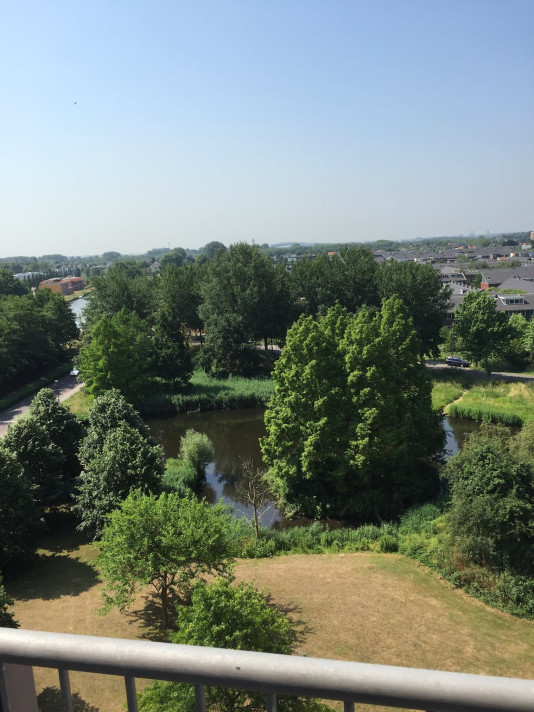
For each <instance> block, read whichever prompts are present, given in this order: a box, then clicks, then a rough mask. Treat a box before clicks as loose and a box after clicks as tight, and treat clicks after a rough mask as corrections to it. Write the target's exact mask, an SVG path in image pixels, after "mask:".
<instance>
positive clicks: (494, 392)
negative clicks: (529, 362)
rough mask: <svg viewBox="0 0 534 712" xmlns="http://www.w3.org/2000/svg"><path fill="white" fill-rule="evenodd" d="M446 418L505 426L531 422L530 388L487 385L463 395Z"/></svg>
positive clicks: (533, 392)
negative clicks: (483, 421)
mask: <svg viewBox="0 0 534 712" xmlns="http://www.w3.org/2000/svg"><path fill="white" fill-rule="evenodd" d="M446 412H447V413H448V414H449V415H454V416H458V417H460V418H470V419H471V420H485V421H488V422H494V423H503V424H505V425H522V424H525V423H529V422H531V421H532V420H534V385H533V384H530V383H504V382H502V381H490V382H489V383H486V384H484V385H477V386H473V387H472V388H470V389H469V390H467V391H465V392H464V393H463V395H462V397H461V398H460V400H458V401H456V402H455V403H452V404H451V405H450V406H449V407H448V408H446Z"/></svg>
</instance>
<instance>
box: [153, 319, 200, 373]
mask: <svg viewBox="0 0 534 712" xmlns="http://www.w3.org/2000/svg"><path fill="white" fill-rule="evenodd" d="M152 351H153V356H152V368H153V371H154V374H155V375H157V376H159V377H160V378H163V379H164V380H166V381H169V382H171V383H172V384H174V385H175V386H185V385H186V384H187V383H188V382H189V380H190V378H191V374H192V372H193V365H192V361H191V351H190V349H189V345H188V344H187V343H186V341H185V338H184V334H183V332H182V326H181V324H179V323H178V324H177V323H176V322H175V321H174V320H173V318H172V313H171V311H170V310H167V309H160V310H159V311H158V314H157V316H156V324H155V327H154V333H153V340H152Z"/></svg>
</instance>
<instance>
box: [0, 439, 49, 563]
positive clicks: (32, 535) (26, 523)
mask: <svg viewBox="0 0 534 712" xmlns="http://www.w3.org/2000/svg"><path fill="white" fill-rule="evenodd" d="M0 492H2V496H1V497H0V569H2V570H5V569H6V567H7V566H14V565H16V564H20V563H21V562H24V561H27V560H28V559H29V558H30V557H31V556H32V555H33V554H34V553H35V549H36V546H37V541H38V538H39V535H40V533H41V531H42V519H41V511H40V509H39V508H38V506H37V505H36V504H35V502H34V499H33V493H32V486H31V484H30V482H28V480H27V479H26V477H25V476H24V473H23V471H22V467H21V465H20V464H19V463H18V462H17V459H16V457H15V455H13V453H11V452H10V451H9V450H8V449H7V448H6V447H5V445H4V443H3V441H2V443H0Z"/></svg>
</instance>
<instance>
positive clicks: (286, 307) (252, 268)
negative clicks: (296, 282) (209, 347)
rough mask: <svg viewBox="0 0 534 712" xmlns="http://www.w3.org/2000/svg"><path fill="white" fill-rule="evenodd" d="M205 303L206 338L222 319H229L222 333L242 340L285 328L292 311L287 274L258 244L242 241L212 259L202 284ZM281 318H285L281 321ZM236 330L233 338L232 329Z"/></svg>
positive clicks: (233, 339)
mask: <svg viewBox="0 0 534 712" xmlns="http://www.w3.org/2000/svg"><path fill="white" fill-rule="evenodd" d="M201 293H202V297H203V303H202V304H201V306H200V309H199V312H200V316H201V318H202V319H203V321H204V325H205V328H206V334H207V337H206V342H207V343H208V339H210V338H212V337H210V331H213V330H214V329H215V328H216V326H217V324H219V323H220V320H221V319H223V318H224V319H226V321H225V327H226V328H225V330H224V331H221V330H219V333H220V335H221V336H224V338H226V339H228V338H229V337H230V340H231V341H233V342H235V341H237V340H238V339H241V340H242V343H247V342H249V341H256V340H259V339H263V342H264V346H265V348H267V342H268V339H269V338H270V337H273V336H278V335H280V334H281V333H282V332H285V328H286V325H287V323H289V322H288V321H287V320H288V318H289V317H290V315H291V300H290V297H289V290H288V289H287V276H286V275H285V273H284V274H282V273H281V272H280V271H278V270H277V269H276V268H275V266H274V265H273V263H272V260H271V259H270V258H269V257H268V256H267V255H266V254H265V253H263V252H261V250H260V249H259V247H257V246H256V245H247V244H245V243H239V244H237V245H232V246H231V247H230V248H229V249H228V250H227V251H226V252H222V251H218V252H217V253H216V255H215V257H214V259H213V260H212V261H211V262H210V263H209V265H208V269H207V272H206V276H205V278H204V280H203V283H202V285H201ZM280 320H282V321H280ZM231 329H234V330H235V337H234V338H231V335H230V330H231Z"/></svg>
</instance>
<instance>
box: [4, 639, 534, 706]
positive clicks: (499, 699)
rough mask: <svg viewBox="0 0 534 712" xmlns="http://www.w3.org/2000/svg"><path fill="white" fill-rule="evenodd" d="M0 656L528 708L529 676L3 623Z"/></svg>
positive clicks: (406, 701)
mask: <svg viewBox="0 0 534 712" xmlns="http://www.w3.org/2000/svg"><path fill="white" fill-rule="evenodd" d="M0 663H10V664H15V665H27V666H34V665H38V666H42V667H52V668H58V669H59V670H77V671H83V672H96V673H102V674H108V675H120V676H123V677H125V678H135V677H139V678H149V679H157V680H172V681H175V682H188V683H191V684H194V685H196V686H199V685H211V686H218V687H231V688H237V689H247V690H258V691H262V692H264V693H267V694H269V693H276V694H289V695H299V696H306V697H316V698H323V699H331V700H341V701H345V702H349V703H350V702H365V703H371V704H381V705H389V706H393V707H395V706H396V707H411V708H416V709H424V710H432V711H433V712H460V710H461V711H462V712H466V711H467V710H473V711H475V710H477V711H480V712H481V711H482V710H484V712H488V711H489V710H491V711H499V712H533V710H534V681H533V680H520V679H514V678H504V677H490V676H482V675H470V674H465V673H453V672H443V671H437V670H421V669H416V668H407V667H394V666H386V665H372V664H367V663H354V662H344V661H339V660H328V659H321V658H306V657H300V656H287V655H274V654H271V653H253V652H246V651H236V650H226V649H221V648H205V647H199V646H189V645H175V644H171V643H156V642H150V641H142V640H124V639H119V638H100V637H94V636H81V635H72V634H65V633H46V632H42V631H29V630H12V629H7V628H1V629H0Z"/></svg>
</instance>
